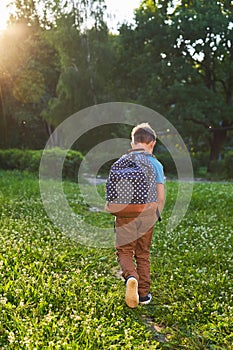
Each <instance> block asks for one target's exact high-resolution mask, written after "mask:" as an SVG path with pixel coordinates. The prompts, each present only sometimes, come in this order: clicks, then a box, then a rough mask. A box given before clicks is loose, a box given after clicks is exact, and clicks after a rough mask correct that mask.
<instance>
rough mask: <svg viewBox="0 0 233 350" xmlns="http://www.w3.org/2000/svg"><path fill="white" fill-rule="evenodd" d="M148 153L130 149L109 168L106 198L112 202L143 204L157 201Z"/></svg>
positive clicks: (154, 180)
mask: <svg viewBox="0 0 233 350" xmlns="http://www.w3.org/2000/svg"><path fill="white" fill-rule="evenodd" d="M148 155H149V153H147V152H145V151H144V152H138V151H137V152H135V151H130V152H129V153H128V154H124V155H123V156H122V157H121V158H119V159H118V160H117V161H116V162H115V163H114V164H113V165H112V166H111V169H110V173H109V177H108V179H107V183H106V200H107V202H108V203H114V204H145V203H151V202H156V201H157V193H156V173H155V171H154V168H153V165H152V164H151V162H150V160H149V159H148Z"/></svg>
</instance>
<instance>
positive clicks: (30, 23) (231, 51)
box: [0, 0, 233, 179]
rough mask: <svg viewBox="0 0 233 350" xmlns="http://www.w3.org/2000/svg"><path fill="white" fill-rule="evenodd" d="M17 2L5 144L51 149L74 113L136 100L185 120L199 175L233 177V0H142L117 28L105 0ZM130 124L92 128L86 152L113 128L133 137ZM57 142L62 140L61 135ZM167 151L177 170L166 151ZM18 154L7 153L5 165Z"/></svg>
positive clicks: (1, 53) (7, 66)
mask: <svg viewBox="0 0 233 350" xmlns="http://www.w3.org/2000/svg"><path fill="white" fill-rule="evenodd" d="M13 3H14V7H11V11H12V14H11V15H10V19H9V22H8V26H7V29H6V30H5V31H2V32H1V35H0V57H1V59H0V147H1V149H8V150H9V149H21V150H22V149H23V150H41V149H43V148H44V146H45V144H46V141H47V140H48V138H49V137H50V135H51V134H52V132H53V131H54V130H55V129H56V127H57V126H58V125H59V124H60V123H61V122H62V121H64V120H65V119H66V118H67V117H69V116H70V115H72V114H73V113H76V112H78V111H80V110H82V109H84V108H86V107H88V106H92V105H95V104H100V103H105V102H116V101H120V102H132V103H135V104H140V105H143V106H146V107H149V108H151V109H153V110H155V111H157V112H158V113H160V114H162V115H163V116H164V117H165V118H167V119H168V120H169V121H170V122H171V123H172V124H173V125H174V126H175V127H176V129H177V130H178V132H179V133H180V135H181V136H182V138H183V139H184V141H185V143H186V146H187V148H188V150H189V152H190V155H191V157H192V162H193V167H194V171H195V176H196V177H201V178H203V177H206V178H211V179H216V178H217V179H232V176H233V169H232V167H233V165H232V164H233V161H232V152H233V134H232V130H233V111H232V94H233V87H232V84H233V83H232V82H233V76H232V75H233V73H232V71H233V66H232V60H233V47H232V29H233V21H232V16H233V14H232V2H231V1H204V2H203V1H194V2H192V1H181V2H177V1H174V2H172V1H142V3H141V5H140V6H139V7H138V8H137V9H135V12H134V19H133V21H132V20H131V21H132V23H127V22H126V21H124V23H122V24H121V25H119V27H118V30H117V32H116V30H115V31H114V30H112V31H111V30H110V29H109V28H108V23H109V20H107V16H106V12H107V10H106V7H105V3H104V1H79V2H73V1H39V0H38V1H26V0H25V1H23V0H21V1H13ZM110 23H111V22H110ZM129 130H130V129H127V127H124V126H122V125H118V126H116V125H115V126H113V125H109V127H106V128H105V129H104V128H102V130H101V128H97V129H96V130H92V131H90V134H89V135H88V140H89V141H90V140H92V142H89V144H88V143H87V142H86V139H87V135H85V137H83V138H81V139H80V140H78V141H77V142H76V144H75V145H74V146H73V148H74V150H78V151H80V152H81V153H83V154H84V155H85V153H86V152H87V151H88V150H89V149H91V148H92V146H93V145H95V144H98V143H99V142H101V140H104V139H105V138H106V137H109V135H112V136H119V137H129ZM157 131H158V133H163V132H166V131H164V130H157ZM54 143H55V144H56V145H59V146H60V147H62V145H63V144H62V137H61V135H57V137H56V139H55V140H54ZM157 153H158V157H159V158H161V159H163V161H164V164H165V171H166V172H167V173H174V172H175V167H174V164H172V160H171V159H170V157H169V153H168V152H166V149H164V148H163V147H159V146H158V147H157ZM159 153H160V154H161V155H160V156H159ZM10 154H11V153H9V152H8V153H7V157H4V155H2V157H1V161H0V164H1V166H2V167H3V168H7V167H8V165H7V164H6V161H5V160H4V159H5V158H7V159H9V156H10ZM18 156H19V154H18ZM12 157H14V154H13V155H12ZM35 157H36V155H35ZM12 162H13V163H14V161H10V163H11V164H12ZM24 166H25V168H27V167H28V164H24Z"/></svg>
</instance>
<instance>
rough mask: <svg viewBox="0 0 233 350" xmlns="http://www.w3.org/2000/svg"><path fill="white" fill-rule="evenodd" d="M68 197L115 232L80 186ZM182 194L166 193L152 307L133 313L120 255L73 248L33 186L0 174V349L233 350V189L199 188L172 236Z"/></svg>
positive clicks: (16, 175)
mask: <svg viewBox="0 0 233 350" xmlns="http://www.w3.org/2000/svg"><path fill="white" fill-rule="evenodd" d="M64 188H65V192H66V195H67V198H68V200H69V201H70V203H71V202H72V203H73V209H74V210H75V211H76V212H77V213H79V214H80V215H82V216H83V217H85V220H86V221H87V222H91V223H92V224H93V225H98V226H100V227H101V225H102V226H103V227H106V226H111V225H112V221H113V218H112V217H111V216H109V215H108V214H106V213H93V212H90V211H89V210H88V207H87V206H86V205H85V204H84V203H83V200H82V198H81V197H79V196H78V189H77V184H72V183H68V182H67V183H65V184H64ZM100 190H102V189H101V188H100ZM176 191H177V184H176V183H173V182H168V183H167V184H166V192H167V200H166V206H165V209H164V213H163V221H162V223H158V224H156V229H155V232H154V239H153V245H152V249H151V265H152V266H151V282H152V288H151V292H152V295H153V302H152V303H151V304H150V305H148V306H144V307H142V306H139V307H138V308H137V309H136V310H135V309H129V308H128V307H127V306H126V305H125V303H124V288H125V287H124V282H123V281H122V280H121V278H119V267H118V264H117V262H116V257H115V251H114V248H112V249H100V248H98V249H97V248H92V247H85V246H82V245H80V244H78V243H77V242H74V241H72V240H70V239H68V238H67V237H66V236H65V235H64V234H63V233H62V232H60V231H59V229H58V228H56V227H54V225H53V224H52V222H51V221H50V220H49V219H48V217H47V215H46V213H45V211H44V209H43V205H42V203H41V200H40V194H39V185H38V180H37V179H36V177H33V176H32V175H28V174H26V173H20V172H0V235H1V246H0V348H1V349H7V350H8V349H81V350H83V349H150V350H151V349H233V345H232V344H233V302H232V295H233V283H232V281H233V278H232V277H233V276H232V275H233V273H232V272H233V261H232V260H233V254H232V252H233V235H232V233H233V215H232V214H233V185H232V184H221V183H206V184H204V183H203V184H202V183H197V184H195V185H194V191H193V197H192V201H191V204H190V207H189V210H188V212H187V214H186V216H185V218H184V219H183V220H182V222H181V223H180V224H179V226H178V227H177V228H176V229H175V230H174V231H172V232H170V233H169V232H166V229H165V228H166V224H167V221H168V217H169V214H170V212H171V209H172V205H173V204H174V200H175V196H176ZM72 196H73V197H72ZM72 198H73V199H72Z"/></svg>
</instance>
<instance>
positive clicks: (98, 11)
mask: <svg viewBox="0 0 233 350" xmlns="http://www.w3.org/2000/svg"><path fill="white" fill-rule="evenodd" d="M12 3H13V5H14V6H13V8H14V12H13V13H12V14H11V16H10V18H9V22H8V24H7V28H6V29H5V30H3V31H1V33H0V240H1V247H0V280H1V284H0V348H1V349H5V350H11V349H12V350H13V349H14V350H15V349H19V350H21V349H33V350H34V349H38V350H39V349H51V350H52V349H59V350H60V349H65V350H66V349H67V350H70V349H81V350H83V349H93V350H97V349H106V350H109V349H116V350H118V349H119V350H120V349H137V350H139V349H145V350H147V349H149V350H152V349H174V350H176V349H191V350H192V349H195V350H205V349H210V350H217V349H221V350H223V349H227V350H232V349H233V348H232V344H233V313H232V310H233V303H232V277H233V276H232V272H233V270H232V266H233V261H232V246H233V235H232V234H233V225H232V212H233V192H232V191H233V188H232V177H233V135H232V130H233V113H232V94H233V39H232V38H233V36H232V31H233V4H232V1H230V0H205V1H203V0H195V1H193V0H181V1H168V0H157V1H152V0H145V1H142V2H141V4H140V5H139V6H138V8H136V9H135V11H134V20H133V21H131V22H130V23H127V21H125V22H124V23H122V24H120V25H119V27H118V29H117V30H112V28H110V27H111V25H109V21H107V19H106V8H105V3H104V1H102V0H79V1H71V0H70V1H63V0H45V1H40V0H37V1H36V0H15V1H12ZM116 101H120V102H130V103H133V104H138V105H142V106H145V107H149V108H151V109H153V110H155V111H157V112H159V113H160V114H162V115H163V116H164V117H165V118H167V119H168V120H169V121H170V122H171V123H172V124H173V125H174V126H175V128H176V129H177V130H178V132H179V133H180V135H181V136H182V138H183V140H184V142H185V144H186V147H187V149H188V151H189V154H190V156H191V159H192V164H193V169H194V175H195V178H196V179H199V180H205V181H196V182H195V183H190V186H193V192H192V198H191V202H190V205H189V208H188V210H187V212H186V215H185V217H184V218H183V220H182V221H181V222H180V223H179V224H178V226H177V227H176V228H175V229H174V230H171V231H169V230H167V225H168V223H169V220H170V217H171V213H172V210H173V207H174V204H175V202H176V198H177V195H178V191H179V181H176V177H177V175H176V167H175V164H174V162H173V160H172V159H171V156H170V154H169V152H168V151H167V149H166V148H165V147H164V146H163V145H162V143H160V142H158V144H157V146H156V156H157V157H158V159H160V160H161V161H162V162H163V164H164V169H165V173H166V176H167V178H168V180H169V181H166V203H165V208H164V211H163V213H162V222H161V223H160V224H156V227H155V232H154V238H153V242H152V246H151V292H152V295H153V301H152V303H151V304H149V305H148V306H146V307H141V306H139V307H138V308H137V310H131V309H129V308H127V306H126V305H125V302H124V283H123V281H122V280H121V278H120V272H119V266H118V264H117V262H116V259H115V250H114V248H110V249H104V248H101V247H98V248H96V247H93V246H89V245H85V244H80V242H79V240H72V239H70V238H69V236H67V235H66V234H65V233H64V232H63V231H62V230H61V229H59V228H58V227H56V226H55V225H54V223H53V222H52V221H51V220H50V219H49V218H48V215H47V213H46V212H45V209H44V207H43V203H42V200H41V195H40V188H39V181H38V169H39V164H40V159H41V156H42V152H43V149H44V147H45V145H46V142H47V140H48V139H49V137H50V136H51V135H53V140H54V146H56V148H55V149H54V148H53V147H52V149H51V150H48V152H50V156H51V157H55V158H56V159H58V162H59V157H60V156H61V158H62V157H63V156H64V154H65V155H66V159H65V162H64V168H63V184H62V185H63V189H64V194H65V196H66V199H67V201H68V203H69V205H70V208H71V209H72V210H73V212H74V215H77V217H78V218H79V219H80V218H81V219H82V220H84V223H85V224H89V225H92V226H94V227H97V228H112V226H113V217H111V216H110V215H108V214H107V213H104V212H101V211H93V208H91V207H90V206H89V205H88V204H87V203H86V201H85V198H84V197H83V195H82V193H80V189H79V186H78V184H77V181H76V180H77V173H78V169H79V166H80V163H81V161H82V160H83V157H85V154H87V153H88V151H89V150H91V149H92V147H94V146H95V145H97V144H99V143H101V142H102V141H104V140H107V139H109V138H110V137H111V138H112V137H117V138H119V137H122V138H129V133H130V129H131V126H128V125H127V123H124V125H123V124H119V123H118V124H114V125H112V124H108V125H105V126H104V127H103V126H102V127H98V128H94V129H92V130H90V131H89V132H87V133H86V134H85V135H83V136H82V137H81V138H79V139H78V140H77V141H76V142H75V144H74V145H73V146H72V150H69V152H68V153H66V152H67V150H66V149H63V148H64V140H63V137H62V135H61V134H59V133H57V132H56V131H55V130H56V128H57V126H58V125H59V124H60V123H61V122H63V121H64V120H66V118H67V117H69V116H70V115H72V114H73V113H76V112H79V111H81V110H83V109H84V108H86V107H89V106H93V105H97V104H102V103H105V102H116ZM54 131H55V132H54ZM157 132H158V134H159V135H163V134H164V133H165V134H166V135H167V136H168V137H169V130H157ZM170 136H171V137H172V135H170ZM87 140H88V143H87ZM51 146H53V145H51ZM101 157H103V155H101ZM51 159H53V161H54V158H51ZM106 159H109V158H106ZM109 166H110V163H109V162H107V163H106V164H103V167H102V168H101V169H100V171H101V174H99V175H106V173H107V171H108V169H109ZM209 180H212V181H209ZM213 180H214V181H213ZM220 180H222V181H220ZM187 184H188V183H187ZM50 185H51V188H52V185H56V183H53V180H51V179H50V180H49V179H48V186H49V187H50ZM97 187H98V192H99V194H100V195H101V196H102V197H103V198H104V185H98V186H97ZM92 190H93V186H92V187H91V185H90V191H92ZM54 195H55V203H56V207H57V209H58V215H59V210H60V208H59V203H60V199H59V198H56V193H55V194H54ZM84 226H85V225H84ZM79 231H80V235H81V231H82V233H84V235H85V236H86V237H87V238H88V235H89V232H83V229H82V227H81V226H79V225H77V236H78V234H79ZM97 243H98V240H97V241H96V244H97Z"/></svg>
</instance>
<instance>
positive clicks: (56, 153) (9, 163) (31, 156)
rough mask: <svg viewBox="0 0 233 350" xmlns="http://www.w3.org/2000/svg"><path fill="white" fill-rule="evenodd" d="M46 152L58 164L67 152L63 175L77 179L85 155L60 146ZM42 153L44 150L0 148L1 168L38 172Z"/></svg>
mask: <svg viewBox="0 0 233 350" xmlns="http://www.w3.org/2000/svg"><path fill="white" fill-rule="evenodd" d="M45 152H46V153H47V156H48V157H49V158H51V160H53V164H54V160H55V161H57V164H58V163H59V160H60V159H61V158H63V157H64V155H65V154H66V158H65V161H64V164H63V177H64V178H69V179H72V180H76V179H77V174H78V169H79V166H80V164H81V161H82V159H83V155H82V154H81V153H80V152H77V151H73V150H69V151H68V152H67V151H66V150H62V149H60V148H53V149H50V150H46V151H45ZM42 153H43V150H20V149H7V150H0V169H3V170H21V171H23V170H26V171H29V172H31V173H36V174H38V172H39V166H40V161H41V157H42ZM55 164H56V162H55Z"/></svg>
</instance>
